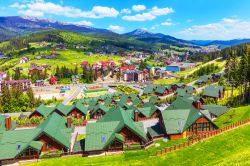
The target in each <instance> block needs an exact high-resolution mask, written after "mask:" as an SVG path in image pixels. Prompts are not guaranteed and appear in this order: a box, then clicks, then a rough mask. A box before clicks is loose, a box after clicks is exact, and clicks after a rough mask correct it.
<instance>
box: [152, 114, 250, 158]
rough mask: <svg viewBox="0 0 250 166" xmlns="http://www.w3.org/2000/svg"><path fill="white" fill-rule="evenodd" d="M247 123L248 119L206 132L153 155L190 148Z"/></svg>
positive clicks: (249, 120)
mask: <svg viewBox="0 0 250 166" xmlns="http://www.w3.org/2000/svg"><path fill="white" fill-rule="evenodd" d="M249 122H250V118H249V119H247V120H242V121H239V122H236V123H233V124H231V125H228V126H225V127H223V128H221V129H218V130H214V131H210V132H207V133H203V134H199V135H197V136H196V137H195V138H193V139H191V140H189V141H188V142H184V143H181V144H178V145H174V146H171V147H168V148H164V149H162V150H158V151H157V152H156V154H155V155H156V156H160V155H163V154H166V153H169V152H173V151H176V150H179V149H183V148H186V147H189V146H191V145H193V144H195V143H197V142H200V141H203V140H206V139H208V138H211V137H214V136H216V135H219V134H221V133H224V132H226V131H228V130H231V129H234V128H237V127H239V126H242V125H245V124H247V123H249Z"/></svg>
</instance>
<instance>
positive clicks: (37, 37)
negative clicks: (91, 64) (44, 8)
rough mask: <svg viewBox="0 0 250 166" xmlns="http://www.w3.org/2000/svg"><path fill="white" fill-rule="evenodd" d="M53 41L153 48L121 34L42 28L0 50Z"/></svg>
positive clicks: (3, 43) (97, 45)
mask: <svg viewBox="0 0 250 166" xmlns="http://www.w3.org/2000/svg"><path fill="white" fill-rule="evenodd" d="M43 41H46V42H54V43H63V44H65V45H66V46H68V47H75V45H83V46H85V48H86V49H90V50H94V49H96V48H99V49H101V48H102V47H104V46H105V47H110V48H111V49H118V50H119V49H122V50H126V49H129V46H133V47H134V48H135V49H141V48H143V49H145V50H150V49H153V48H154V46H152V45H150V44H148V43H145V42H141V41H138V40H129V39H127V38H124V37H122V36H119V35H116V36H109V35H108V36H105V35H104V36H101V35H95V34H80V33H76V32H71V31H63V30H44V31H39V32H32V33H28V34H25V35H23V36H20V37H17V38H14V39H11V40H9V41H5V42H2V43H0V50H2V51H5V52H8V51H13V50H20V49H22V48H26V47H27V44H28V43H31V42H43Z"/></svg>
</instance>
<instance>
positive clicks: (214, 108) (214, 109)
mask: <svg viewBox="0 0 250 166" xmlns="http://www.w3.org/2000/svg"><path fill="white" fill-rule="evenodd" d="M202 108H203V109H205V110H208V111H209V112H210V113H211V114H214V115H215V116H220V115H222V114H224V113H226V112H227V111H228V110H229V108H227V107H226V106H221V105H215V104H209V105H203V106H202Z"/></svg>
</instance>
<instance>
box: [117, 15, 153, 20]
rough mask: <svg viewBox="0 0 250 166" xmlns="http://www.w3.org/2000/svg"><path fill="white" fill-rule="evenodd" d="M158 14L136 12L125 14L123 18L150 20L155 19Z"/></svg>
mask: <svg viewBox="0 0 250 166" xmlns="http://www.w3.org/2000/svg"><path fill="white" fill-rule="evenodd" d="M155 18H156V16H154V15H152V14H151V13H142V14H136V15H134V16H123V17H122V19H124V20H127V21H148V20H153V19H155Z"/></svg>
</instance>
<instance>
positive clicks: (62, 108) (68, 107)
mask: <svg viewBox="0 0 250 166" xmlns="http://www.w3.org/2000/svg"><path fill="white" fill-rule="evenodd" d="M73 107H74V106H73V105H64V104H63V103H60V104H58V105H57V106H56V110H58V111H60V112H61V113H62V114H63V115H65V116H67V115H68V113H69V112H70V111H71V110H72V109H73Z"/></svg>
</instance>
